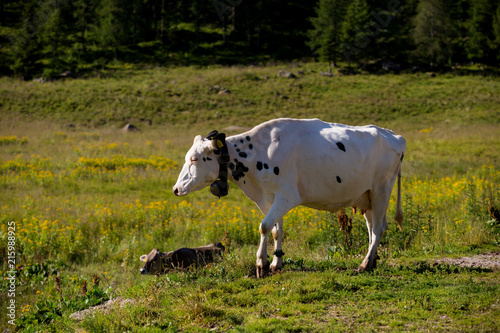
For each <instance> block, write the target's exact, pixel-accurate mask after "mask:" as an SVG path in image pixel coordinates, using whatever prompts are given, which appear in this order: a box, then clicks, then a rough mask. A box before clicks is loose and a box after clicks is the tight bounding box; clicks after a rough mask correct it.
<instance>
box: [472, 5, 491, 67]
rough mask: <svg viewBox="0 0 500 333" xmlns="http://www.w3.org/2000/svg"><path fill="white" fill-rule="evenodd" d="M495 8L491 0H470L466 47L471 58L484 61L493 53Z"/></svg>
mask: <svg viewBox="0 0 500 333" xmlns="http://www.w3.org/2000/svg"><path fill="white" fill-rule="evenodd" d="M494 10H495V8H492V5H491V3H490V1H489V0H470V10H469V19H468V20H467V21H466V23H465V26H466V28H467V40H466V43H465V49H466V51H467V58H468V59H469V60H473V61H480V62H484V61H485V60H487V58H488V56H489V55H490V54H491V49H490V40H491V39H493V27H492V23H493V15H492V13H494Z"/></svg>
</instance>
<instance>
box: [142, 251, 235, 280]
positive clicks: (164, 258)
mask: <svg viewBox="0 0 500 333" xmlns="http://www.w3.org/2000/svg"><path fill="white" fill-rule="evenodd" d="M224 250H225V248H224V246H223V245H222V244H221V243H213V244H210V245H206V246H200V247H196V248H193V249H190V248H186V247H183V248H180V249H177V250H175V251H171V252H160V251H159V250H158V249H153V250H152V251H151V252H150V253H149V254H147V255H146V254H143V255H142V256H141V257H140V260H141V261H143V262H144V266H143V267H142V268H141V269H140V272H141V274H154V275H158V274H163V273H165V272H166V271H168V270H172V269H185V268H188V267H189V266H191V265H193V264H195V265H196V266H199V265H202V266H205V265H207V264H209V263H211V262H213V261H214V258H215V257H217V256H221V255H222V252H224Z"/></svg>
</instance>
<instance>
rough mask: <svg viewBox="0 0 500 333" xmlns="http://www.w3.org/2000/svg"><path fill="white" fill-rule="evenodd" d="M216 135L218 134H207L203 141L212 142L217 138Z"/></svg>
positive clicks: (213, 132)
mask: <svg viewBox="0 0 500 333" xmlns="http://www.w3.org/2000/svg"><path fill="white" fill-rule="evenodd" d="M217 134H219V132H217V131H212V132H210V133H208V135H207V136H206V137H205V139H207V140H213V139H215V137H216V136H217Z"/></svg>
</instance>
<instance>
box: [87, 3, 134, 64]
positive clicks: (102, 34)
mask: <svg viewBox="0 0 500 333" xmlns="http://www.w3.org/2000/svg"><path fill="white" fill-rule="evenodd" d="M128 5H130V2H129V1H126V0H102V1H101V4H100V7H99V8H98V10H97V14H98V19H99V25H98V26H97V31H96V35H97V36H98V38H99V39H100V42H101V44H102V45H103V46H104V47H106V48H109V49H111V50H112V51H113V55H114V59H115V61H116V60H118V55H119V51H120V49H122V48H123V47H125V46H126V45H127V44H128V42H129V40H130V36H132V31H131V26H130V21H131V20H130V13H131V12H132V11H131V10H130V8H129V6H128Z"/></svg>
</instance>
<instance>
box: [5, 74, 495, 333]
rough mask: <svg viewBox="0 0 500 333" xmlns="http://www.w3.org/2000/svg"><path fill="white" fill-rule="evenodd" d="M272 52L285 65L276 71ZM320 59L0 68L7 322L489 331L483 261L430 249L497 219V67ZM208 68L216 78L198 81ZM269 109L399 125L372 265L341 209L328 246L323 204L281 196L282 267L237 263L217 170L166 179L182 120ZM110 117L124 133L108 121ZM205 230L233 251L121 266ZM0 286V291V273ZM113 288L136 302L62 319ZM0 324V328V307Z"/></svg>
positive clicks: (239, 120)
mask: <svg viewBox="0 0 500 333" xmlns="http://www.w3.org/2000/svg"><path fill="white" fill-rule="evenodd" d="M280 69H287V70H291V71H294V72H297V71H301V72H300V74H298V78H297V79H285V78H278V77H276V74H277V72H278V71H279V70H280ZM321 70H322V68H321V67H320V66H318V65H317V64H303V65H300V67H299V68H295V67H289V66H288V65H281V66H274V67H232V68H225V67H213V68H194V67H182V68H154V69H140V70H138V69H130V68H129V69H127V68H126V67H124V68H121V69H118V70H115V71H103V72H101V73H95V74H93V75H89V76H88V77H84V78H81V79H77V80H65V81H55V82H48V83H44V84H41V83H36V82H21V81H16V80H13V79H9V78H1V79H0V223H1V225H0V241H1V244H2V245H1V246H4V245H6V244H7V237H8V236H7V223H8V222H9V221H15V222H16V228H17V229H16V250H17V255H18V256H17V269H18V272H19V274H18V282H19V285H18V286H17V293H16V304H17V311H18V313H17V317H18V318H19V317H21V316H22V315H24V316H23V317H22V318H23V319H20V320H19V321H18V325H21V324H23V325H24V326H25V329H24V330H25V331H40V330H41V331H75V330H76V331H87V332H102V331H103V330H104V329H107V330H108V331H110V332H115V331H116V332H123V331H134V332H135V331H143V332H155V331H158V332H160V331H178V330H180V331H208V330H210V329H215V331H248V332H254V331H261V332H266V331H269V332H271V331H272V332H275V331H312V332H314V331H318V332H319V331H321V332H323V331H381V330H384V331H385V330H386V331H396V332H397V331H425V330H437V331H457V330H462V331H498V330H499V325H500V323H499V321H498V319H496V318H498V317H499V314H500V313H499V312H500V310H499V309H500V307H499V304H498V295H499V294H500V293H499V284H498V281H499V279H498V278H499V275H498V274H499V271H498V270H487V269H469V268H456V267H450V266H446V265H433V264H432V261H433V260H435V259H436V258H439V257H441V256H454V257H459V256H462V255H469V254H473V253H482V252H488V251H499V246H500V226H499V225H498V224H497V223H495V222H494V221H492V219H491V217H490V216H489V214H488V205H489V204H490V203H491V204H493V205H495V206H496V207H499V206H500V187H499V186H498V184H499V183H500V160H499V159H498V151H500V135H499V133H500V132H499V119H500V117H499V112H500V107H499V105H500V103H499V102H500V100H499V96H500V80H498V79H496V78H489V77H473V76H453V75H444V76H440V75H438V76H437V77H429V76H427V75H384V76H375V75H358V76H337V77H334V78H325V77H322V76H320V75H319V72H320V71H321ZM216 85H218V86H221V87H225V88H228V89H229V90H230V91H231V93H230V94H217V93H216V92H217V89H211V88H212V87H214V86H216ZM281 116H286V117H304V118H313V117H318V118H320V119H323V120H327V121H332V122H341V123H349V124H367V123H375V124H377V125H379V126H382V127H388V128H391V129H393V130H394V131H395V132H397V133H398V134H402V135H403V136H404V137H405V138H406V140H407V143H408V148H407V153H406V155H405V160H404V163H403V210H404V212H405V220H404V222H403V226H404V231H403V232H399V231H398V230H397V227H396V225H395V223H394V222H392V216H393V215H394V210H395V198H394V196H393V198H392V201H391V204H390V207H389V212H388V216H389V218H388V219H389V228H388V230H387V231H386V234H385V235H384V239H383V243H382V245H381V248H380V250H379V253H380V255H381V258H382V260H381V263H380V265H379V266H380V267H379V268H378V269H377V270H375V271H374V272H368V273H362V274H359V273H357V272H355V271H354V269H355V268H356V267H357V266H358V265H359V263H360V262H361V260H362V256H364V255H365V254H366V251H367V242H368V239H367V235H366V227H365V223H364V221H363V217H362V216H361V215H360V214H359V213H358V214H353V213H351V212H347V213H348V215H349V216H350V217H351V218H352V219H353V230H352V233H351V234H350V235H348V237H349V242H348V243H347V244H346V242H345V235H344V233H343V232H342V231H340V230H339V227H338V222H337V221H336V218H335V217H332V216H330V215H329V214H327V213H324V212H317V211H314V210H310V209H305V208H299V209H295V210H293V211H292V212H290V213H289V214H288V215H287V216H286V218H285V240H284V252H285V253H286V256H285V267H284V269H283V271H282V272H281V273H280V274H278V275H275V276H271V277H268V278H266V279H264V280H256V279H255V278H254V274H255V272H254V262H255V252H256V249H257V244H258V240H259V234H258V227H259V223H260V220H261V218H262V216H261V214H260V213H259V212H258V210H257V208H256V206H255V205H254V204H253V203H252V202H251V201H250V200H248V199H247V198H245V196H244V195H243V193H242V192H241V191H240V190H239V189H237V188H236V186H235V185H231V189H230V195H229V196H228V197H226V198H223V199H220V200H219V199H217V198H214V197H213V196H211V195H210V193H209V191H208V190H204V191H200V192H197V193H193V194H191V195H190V196H188V197H186V198H182V199H180V198H176V197H174V196H173V194H172V192H171V188H172V186H173V184H174V183H175V180H176V177H177V174H178V172H179V168H180V166H181V163H182V161H183V159H184V154H185V152H186V151H187V150H188V149H189V147H190V145H191V143H192V140H193V137H194V135H196V134H207V133H208V132H210V131H211V130H213V129H218V130H219V131H221V130H222V129H224V128H225V127H228V126H231V125H238V126H244V127H251V126H253V125H256V124H258V123H260V122H262V121H265V120H268V119H272V118H275V117H281ZM149 121H151V122H152V125H151V126H150V125H148V124H149ZM127 122H132V123H134V124H135V125H137V126H138V127H139V128H140V129H141V132H136V133H123V132H121V131H120V130H119V128H120V127H122V126H123V125H124V124H125V123H127ZM69 124H73V125H74V127H69V126H68V125H69ZM228 134H229V135H230V134H234V132H228ZM224 232H227V233H228V234H229V236H230V238H231V241H232V245H231V247H232V252H231V254H229V255H226V256H225V258H224V260H223V261H221V262H218V263H216V264H214V265H212V266H211V267H210V268H206V269H198V270H193V271H189V272H182V273H174V274H171V275H169V276H162V277H159V278H156V277H150V276H146V277H144V276H141V275H139V274H138V270H139V267H140V265H141V264H140V262H139V260H138V258H139V256H140V255H141V254H143V253H148V252H149V251H150V250H151V249H152V248H153V247H158V248H160V249H161V250H164V251H167V250H172V249H175V248H177V247H181V246H198V245H204V244H208V243H210V242H214V241H216V240H222V238H223V234H224ZM0 248H2V247H0ZM4 251H5V250H4ZM1 255H2V256H3V258H5V256H6V255H5V252H1ZM2 262H3V268H2V274H3V276H4V277H6V275H5V274H7V273H5V272H6V271H7V265H6V263H5V261H2ZM95 274H97V276H98V277H99V278H100V284H99V287H96V288H97V289H96V290H95V292H94V293H93V294H89V295H87V296H83V295H82V292H81V288H82V285H83V282H84V281H86V283H87V287H88V290H94V289H93V288H94V287H93V283H92V281H93V277H94V275H95ZM55 275H57V276H59V277H60V279H61V282H60V287H59V289H60V290H61V291H62V298H63V300H62V301H61V292H60V291H58V290H57V286H56V282H55V280H54V276H55ZM0 288H1V290H2V292H3V293H5V292H6V290H7V289H8V288H7V282H6V280H5V279H4V281H3V283H2V284H1V286H0ZM116 296H124V297H127V298H131V299H134V301H135V303H134V305H132V306H128V307H124V308H118V309H115V310H112V311H111V313H110V314H106V315H97V316H95V317H89V318H87V319H85V320H84V321H83V322H75V321H73V320H71V319H69V315H70V314H71V313H72V312H74V311H76V309H77V308H81V307H83V305H82V304H87V305H88V306H90V304H91V303H92V304H94V303H99V302H101V301H103V300H104V299H106V298H107V297H116ZM85 297H87V298H85ZM7 301H8V298H7V297H3V298H2V299H1V301H0V305H1V306H2V308H4V307H5V306H6V305H7V303H6V302H7ZM85 302H86V303H85ZM28 305H30V307H28ZM28 308H29V311H27V309H28ZM23 310H24V312H23ZM36 320H38V323H36ZM42 322H43V323H42ZM0 323H1V326H2V327H4V326H5V327H8V324H7V318H6V317H5V316H2V317H1V318H0Z"/></svg>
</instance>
